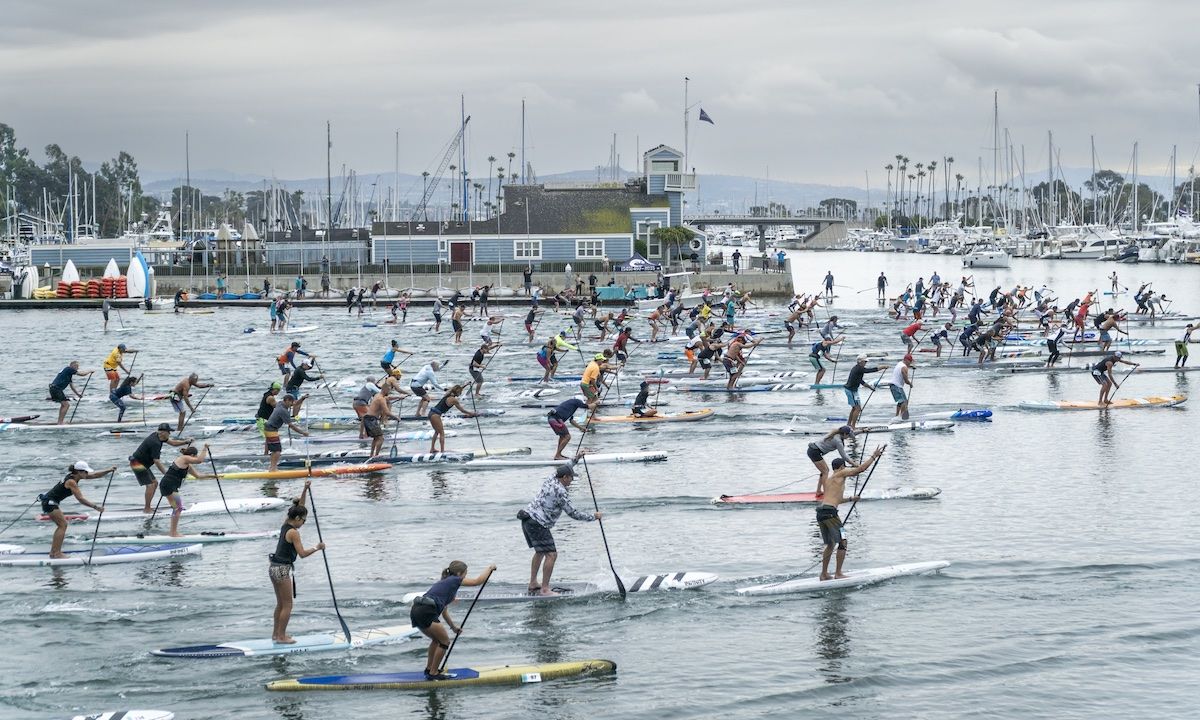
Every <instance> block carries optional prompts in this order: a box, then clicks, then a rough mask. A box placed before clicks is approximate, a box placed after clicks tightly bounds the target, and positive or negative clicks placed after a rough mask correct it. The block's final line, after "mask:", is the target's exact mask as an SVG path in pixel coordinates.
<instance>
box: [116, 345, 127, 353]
mask: <svg viewBox="0 0 1200 720" xmlns="http://www.w3.org/2000/svg"><path fill="white" fill-rule="evenodd" d="M117 349H118V350H120V351H122V352H124V350H125V343H121V344H120V345H118V346H117Z"/></svg>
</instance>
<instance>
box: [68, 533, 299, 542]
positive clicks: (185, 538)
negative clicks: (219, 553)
mask: <svg viewBox="0 0 1200 720" xmlns="http://www.w3.org/2000/svg"><path fill="white" fill-rule="evenodd" d="M278 536H279V532H278V531H275V530H269V531H264V532H202V533H196V534H192V535H180V536H179V537H171V536H170V535H101V536H99V537H97V538H96V544H97V545H163V544H168V543H184V544H187V545H192V544H196V543H200V544H203V545H210V544H213V543H229V542H238V541H240V540H273V539H275V538H276V537H278ZM76 542H78V543H80V544H87V543H91V542H92V539H91V538H90V537H89V538H77V539H76Z"/></svg>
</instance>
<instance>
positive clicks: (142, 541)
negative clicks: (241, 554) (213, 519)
mask: <svg viewBox="0 0 1200 720" xmlns="http://www.w3.org/2000/svg"><path fill="white" fill-rule="evenodd" d="M231 509H232V508H231ZM160 514H161V513H160ZM105 517H108V516H107V515H105ZM278 536H279V533H278V532H276V531H274V530H270V531H262V532H205V533H195V534H190V535H181V536H179V537H171V536H170V535H101V536H100V537H97V538H96V545H165V544H169V543H184V544H188V545H192V544H195V543H201V544H204V545H208V544H211V543H227V542H237V541H239V540H267V539H272V540H273V539H274V538H276V537H278ZM75 542H77V543H80V544H88V543H91V542H92V539H91V538H90V537H85V538H77V539H76V541H75ZM0 547H3V546H0Z"/></svg>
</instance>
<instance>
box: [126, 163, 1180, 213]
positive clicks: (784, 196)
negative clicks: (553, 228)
mask: <svg viewBox="0 0 1200 720" xmlns="http://www.w3.org/2000/svg"><path fill="white" fill-rule="evenodd" d="M1118 172H1123V171H1121V170H1118ZM633 174H634V173H632V172H631V171H629V170H621V171H620V172H619V173H618V175H619V178H620V180H621V181H624V180H626V179H628V178H629V177H632V176H633ZM1062 175H1063V176H1065V177H1066V180H1067V183H1068V184H1069V185H1070V186H1071V187H1072V188H1076V189H1078V188H1080V187H1082V185H1083V183H1084V182H1085V181H1087V179H1088V178H1089V177H1090V176H1091V170H1090V169H1084V168H1067V169H1066V170H1064V171H1063V173H1062ZM392 177H393V173H391V172H385V173H378V174H369V173H360V174H359V175H358V185H359V190H360V192H361V193H363V194H367V193H370V192H371V190H370V187H371V184H372V183H375V184H377V186H378V190H377V191H378V192H379V193H380V195H382V194H384V193H385V192H386V190H385V189H386V188H388V187H390V186H391V185H392ZM399 178H400V182H399V185H398V187H399V188H400V196H401V198H407V199H408V200H409V201H410V202H414V203H415V202H416V201H417V200H418V199H419V197H420V195H421V176H420V175H412V174H408V173H400V176H399ZM609 179H610V176H609V174H608V172H607V170H604V171H602V172H597V170H595V169H593V170H572V171H570V172H562V173H552V174H549V175H539V176H538V177H537V181H538V182H539V183H550V184H554V183H570V184H577V183H590V182H596V181H597V180H600V181H604V182H607V181H609ZM1045 179H1046V172H1045V171H1036V170H1035V171H1031V172H1029V173H1027V174H1026V180H1027V182H1028V184H1029V186H1030V187H1033V186H1034V185H1037V184H1038V183H1040V182H1044V181H1045ZM1183 179H1184V178H1183V177H1179V178H1177V179H1176V182H1182V181H1183ZM478 181H479V179H476V182H478ZM482 181H483V182H484V183H486V182H487V178H483V179H482ZM1138 181H1139V182H1144V183H1146V184H1147V185H1149V186H1150V187H1151V188H1153V189H1154V190H1157V191H1158V192H1161V193H1165V192H1166V191H1167V190H1168V189H1169V188H1170V187H1171V178H1170V177H1160V176H1148V177H1139V178H1138ZM181 182H182V178H180V177H177V176H169V175H167V174H162V173H154V172H143V173H142V186H143V188H144V189H145V191H146V192H147V193H149V194H153V195H166V194H168V193H170V192H171V188H175V187H178V186H179V185H180V183H181ZM271 182H272V180H271V178H269V177H265V176H262V175H249V174H239V173H231V172H227V171H222V170H197V171H195V172H194V173H193V177H192V185H193V186H194V187H198V188H201V190H203V191H204V192H205V193H206V194H209V195H219V194H221V193H222V192H223V191H224V190H226V189H230V190H236V191H239V192H246V191H249V190H261V189H263V187H264V183H266V185H268V186H269V185H270V184H271ZM274 182H275V183H276V184H278V185H279V186H281V187H284V188H286V189H287V190H289V191H295V190H303V191H304V192H305V194H306V195H310V196H311V195H316V196H322V195H324V193H325V178H323V177H319V178H304V179H299V180H295V179H290V180H285V179H278V178H277V179H275V180H274ZM446 182H447V181H446V180H444V179H443V181H442V185H443V187H445V184H446ZM970 182H971V180H970V179H969V180H968V181H966V182H965V183H964V190H963V191H964V192H966V189H967V188H968V187H969V188H974V187H975V186H974V185H973V184H970ZM698 185H699V192H698V193H696V194H695V195H692V194H689V196H688V203H689V207H688V211H689V213H691V212H694V211H700V212H712V211H720V212H723V213H725V212H743V211H745V210H747V209H748V208H750V207H751V206H752V205H755V204H758V205H766V204H767V203H768V201H770V202H775V203H779V204H782V205H786V206H787V207H789V208H792V209H794V210H795V209H804V208H809V207H816V205H817V204H818V203H819V202H821V201H822V200H824V199H826V198H845V199H848V200H854V201H856V202H857V203H858V204H859V206H860V207H863V206H865V205H866V203H867V199H868V194H867V190H866V189H865V188H860V187H853V186H847V185H827V184H824V183H801V182H789V181H786V180H766V179H764V178H754V177H747V176H744V175H705V174H703V173H701V174H700V175H699V178H698ZM341 191H342V179H341V178H340V177H335V178H333V193H334V195H335V197H336V196H338V195H340V194H341ZM942 192H943V190H942V189H941V188H939V189H938V194H939V195H940V194H941V193H942ZM446 197H447V191H445V190H443V191H440V192H439V193H437V194H435V196H434V204H445V198H446ZM883 200H884V187H883V186H882V185H880V186H878V187H872V188H871V190H870V201H871V205H874V206H876V207H878V206H880V205H882V204H883Z"/></svg>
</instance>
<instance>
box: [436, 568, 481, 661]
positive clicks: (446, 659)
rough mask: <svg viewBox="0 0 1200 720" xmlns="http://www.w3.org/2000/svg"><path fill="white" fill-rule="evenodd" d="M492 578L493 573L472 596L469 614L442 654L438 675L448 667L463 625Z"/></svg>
mask: <svg viewBox="0 0 1200 720" xmlns="http://www.w3.org/2000/svg"><path fill="white" fill-rule="evenodd" d="M491 579H492V574H491V573H488V576H487V577H485V578H484V579H483V583H482V584H481V585H480V586H479V589H478V590H476V591H475V597H473V598H471V605H470V606H469V607H468V608H467V614H466V615H463V620H462V622H461V623H459V624H458V632H456V633H454V639H453V640H451V641H450V647H448V648H446V654H445V655H443V656H442V664H441V665H440V666H439V667H438V675H441V674H442V673H443V671H445V669H446V663H448V662H450V653H452V652H454V646H455V645H457V644H458V638H459V636H460V635H462V629H463V626H465V625H466V624H467V620H470V619H471V611H472V610H474V609H475V603H477V602H479V596H480V595H482V594H483V589H484V588H485V587H487V584H488V580H491Z"/></svg>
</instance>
